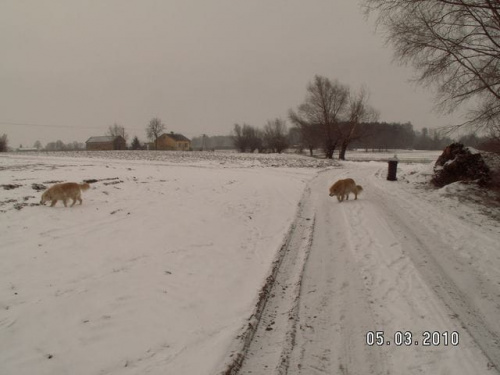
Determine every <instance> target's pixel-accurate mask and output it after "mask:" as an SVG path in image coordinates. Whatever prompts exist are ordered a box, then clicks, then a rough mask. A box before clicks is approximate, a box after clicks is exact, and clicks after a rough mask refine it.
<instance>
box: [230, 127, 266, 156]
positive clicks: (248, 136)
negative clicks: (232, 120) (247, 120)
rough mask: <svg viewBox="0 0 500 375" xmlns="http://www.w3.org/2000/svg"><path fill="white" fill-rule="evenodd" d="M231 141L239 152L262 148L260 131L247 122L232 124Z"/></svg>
mask: <svg viewBox="0 0 500 375" xmlns="http://www.w3.org/2000/svg"><path fill="white" fill-rule="evenodd" d="M231 137H232V138H233V143H234V146H235V147H236V149H238V150H239V151H240V152H247V151H249V152H254V151H255V150H259V152H260V151H261V150H262V145H263V143H262V132H261V131H260V130H259V129H257V128H255V127H253V126H251V125H248V124H243V126H241V125H239V124H234V129H233V134H232V136H231Z"/></svg>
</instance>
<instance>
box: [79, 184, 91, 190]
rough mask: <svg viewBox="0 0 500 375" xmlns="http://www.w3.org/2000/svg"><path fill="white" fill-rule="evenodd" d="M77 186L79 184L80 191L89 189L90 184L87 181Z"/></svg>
mask: <svg viewBox="0 0 500 375" xmlns="http://www.w3.org/2000/svg"><path fill="white" fill-rule="evenodd" d="M78 186H80V190H81V191H85V190H89V189H90V185H89V184H88V183H86V182H85V183H84V184H79V185H78Z"/></svg>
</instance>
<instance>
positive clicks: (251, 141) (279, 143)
mask: <svg viewBox="0 0 500 375" xmlns="http://www.w3.org/2000/svg"><path fill="white" fill-rule="evenodd" d="M232 138H233V143H234V146H235V147H236V149H237V150H238V151H240V152H255V151H258V152H264V151H268V152H275V153H278V154H281V153H282V152H283V151H284V150H286V149H287V148H288V146H289V142H288V130H287V126H286V121H285V120H282V119H280V118H276V119H274V120H269V121H268V122H267V124H266V125H265V126H264V129H259V128H256V127H254V126H251V125H248V124H243V125H239V124H235V125H234V129H233V135H232Z"/></svg>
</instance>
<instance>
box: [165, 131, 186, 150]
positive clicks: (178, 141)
mask: <svg viewBox="0 0 500 375" xmlns="http://www.w3.org/2000/svg"><path fill="white" fill-rule="evenodd" d="M157 142H158V143H157V144H158V150H175V151H189V150H191V140H189V139H188V138H186V137H184V136H183V135H182V134H175V133H174V132H171V133H168V134H167V133H163V134H162V135H160V136H159V137H158V140H157Z"/></svg>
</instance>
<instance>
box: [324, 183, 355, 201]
mask: <svg viewBox="0 0 500 375" xmlns="http://www.w3.org/2000/svg"><path fill="white" fill-rule="evenodd" d="M362 191H363V188H362V187H361V186H359V185H356V183H355V182H354V180H353V179H352V178H346V179H345V180H338V181H337V182H336V183H334V184H333V185H332V186H331V187H330V197H333V196H334V195H336V196H337V199H338V201H339V202H342V201H343V200H344V197H345V199H346V200H348V199H349V193H354V199H358V194H359V193H361V192H362Z"/></svg>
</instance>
